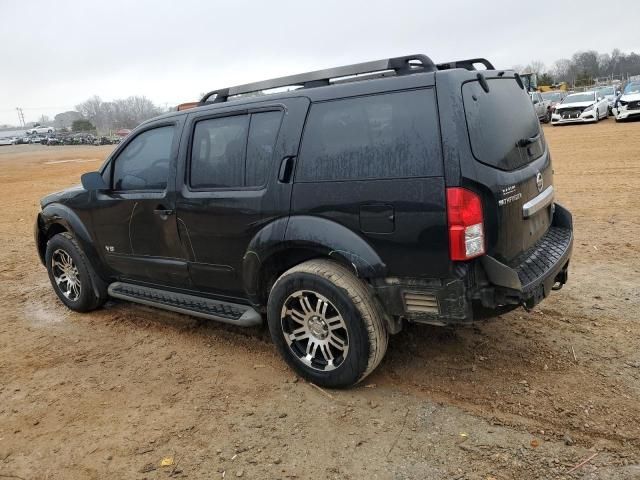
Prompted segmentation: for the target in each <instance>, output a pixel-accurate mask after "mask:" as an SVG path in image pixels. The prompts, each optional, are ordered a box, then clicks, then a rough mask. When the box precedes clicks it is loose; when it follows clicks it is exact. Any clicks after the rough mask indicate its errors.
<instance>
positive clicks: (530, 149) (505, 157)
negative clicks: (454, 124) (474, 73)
mask: <svg viewBox="0 0 640 480" xmlns="http://www.w3.org/2000/svg"><path fill="white" fill-rule="evenodd" d="M487 83H488V85H489V92H485V91H484V90H483V89H482V87H481V86H480V84H479V83H478V82H477V81H472V82H467V83H465V84H464V85H463V86H462V98H463V101H464V110H465V115H466V117H467V127H468V130H469V140H470V142H471V150H472V151H473V156H474V157H475V158H476V160H479V161H480V162H482V163H486V164H487V165H490V166H492V167H497V168H499V169H501V170H514V169H516V168H519V167H522V166H523V165H525V164H527V163H529V162H531V161H533V160H535V159H536V158H539V157H540V156H541V155H542V153H543V151H544V147H543V143H542V142H543V141H542V139H541V138H540V139H538V140H537V141H536V142H534V143H532V144H529V145H528V146H527V147H518V145H517V144H518V142H519V141H520V140H526V139H532V138H534V137H536V136H537V135H539V134H540V123H539V122H538V117H537V116H536V113H535V110H534V109H533V107H532V105H531V100H530V99H529V96H528V95H527V93H526V92H525V91H524V90H523V89H521V88H520V86H519V85H518V83H517V82H516V81H515V79H514V78H510V77H505V78H492V79H487Z"/></svg>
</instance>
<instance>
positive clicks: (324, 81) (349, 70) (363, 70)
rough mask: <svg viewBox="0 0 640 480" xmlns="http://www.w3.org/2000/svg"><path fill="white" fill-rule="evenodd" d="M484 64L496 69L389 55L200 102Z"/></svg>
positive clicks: (215, 93)
mask: <svg viewBox="0 0 640 480" xmlns="http://www.w3.org/2000/svg"><path fill="white" fill-rule="evenodd" d="M477 64H481V65H483V66H484V67H485V68H486V69H487V70H494V67H493V65H492V64H491V62H489V61H488V60H486V59H484V58H472V59H468V60H457V61H455V62H448V63H439V64H437V65H436V64H434V63H433V61H432V60H431V59H430V58H429V57H427V56H426V55H422V54H416V55H405V56H403V57H394V58H386V59H382V60H374V61H372V62H364V63H355V64H353V65H345V66H343V67H335V68H329V69H326V70H315V71H313V72H307V73H300V74H297V75H289V76H286V77H279V78H272V79H270V80H262V81H260V82H253V83H247V84H244V85H238V86H235V87H228V88H221V89H218V90H212V91H210V92H208V93H206V94H205V95H204V96H203V97H202V98H201V99H200V102H199V103H198V105H206V104H210V103H222V102H226V101H227V100H228V99H229V97H234V96H237V95H246V94H250V93H256V92H262V91H265V90H273V89H276V88H284V87H296V86H297V87H302V88H313V87H320V86H325V85H331V84H337V83H344V82H347V81H354V80H364V79H369V78H378V77H385V76H390V75H407V74H411V73H422V72H435V71H436V70H449V69H453V68H464V69H466V70H477V69H476V67H475V66H476V65H477ZM192 106H196V105H192V104H189V105H188V106H187V105H184V106H183V105H181V107H183V108H192Z"/></svg>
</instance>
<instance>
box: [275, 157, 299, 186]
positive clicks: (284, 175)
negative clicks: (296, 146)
mask: <svg viewBox="0 0 640 480" xmlns="http://www.w3.org/2000/svg"><path fill="white" fill-rule="evenodd" d="M295 158H296V157H295V156H293V155H291V156H288V157H284V158H283V159H282V163H280V171H279V172H278V181H279V182H280V183H289V182H290V181H291V174H292V173H293V160H294V159H295Z"/></svg>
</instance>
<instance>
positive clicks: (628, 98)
mask: <svg viewBox="0 0 640 480" xmlns="http://www.w3.org/2000/svg"><path fill="white" fill-rule="evenodd" d="M620 100H622V101H624V102H637V101H639V100H640V93H627V94H625V95H622V96H621V97H620Z"/></svg>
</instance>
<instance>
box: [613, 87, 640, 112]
mask: <svg viewBox="0 0 640 480" xmlns="http://www.w3.org/2000/svg"><path fill="white" fill-rule="evenodd" d="M613 115H614V116H615V119H616V122H617V121H618V120H626V119H627V118H640V81H632V82H629V83H627V86H626V87H624V90H623V91H622V95H620V98H618V100H616V103H615V105H614V107H613Z"/></svg>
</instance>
